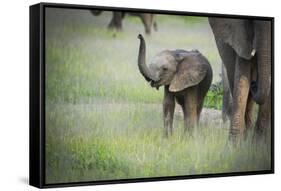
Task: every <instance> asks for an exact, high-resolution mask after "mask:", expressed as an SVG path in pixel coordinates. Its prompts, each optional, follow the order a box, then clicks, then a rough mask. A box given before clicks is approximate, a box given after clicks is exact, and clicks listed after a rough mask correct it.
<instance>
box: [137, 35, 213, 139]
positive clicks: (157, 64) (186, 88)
mask: <svg viewBox="0 0 281 191" xmlns="http://www.w3.org/2000/svg"><path fill="white" fill-rule="evenodd" d="M138 38H139V39H140V47H139V55H138V67H139V70H140V73H141V74H142V75H143V76H144V78H145V79H146V80H147V81H148V82H150V84H151V86H152V87H155V88H157V89H158V88H159V87H160V86H164V100H163V112H164V128H165V134H166V136H168V135H169V134H172V129H173V116H174V109H175V101H177V103H178V104H180V105H181V107H182V109H183V114H184V127H185V131H187V130H189V129H193V127H194V126H197V123H198V121H199V116H200V113H201V110H202V107H203V101H204V97H205V96H206V94H207V92H208V90H209V87H210V85H211V82H212V78H213V72H212V68H211V66H210V64H209V62H208V60H207V59H206V58H205V57H204V56H203V55H202V54H201V53H200V52H199V51H197V50H192V51H186V50H164V51H162V52H160V53H158V54H157V55H156V56H155V57H154V58H153V60H152V62H151V64H150V65H149V66H147V65H146V63H145V54H146V50H145V49H146V48H145V40H144V38H143V36H142V35H141V34H139V35H138Z"/></svg>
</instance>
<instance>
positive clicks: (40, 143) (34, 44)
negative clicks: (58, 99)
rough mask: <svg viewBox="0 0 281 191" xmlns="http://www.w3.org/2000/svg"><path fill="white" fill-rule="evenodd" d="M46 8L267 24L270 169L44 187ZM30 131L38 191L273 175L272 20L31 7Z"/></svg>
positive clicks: (31, 181) (31, 171) (32, 180)
mask: <svg viewBox="0 0 281 191" xmlns="http://www.w3.org/2000/svg"><path fill="white" fill-rule="evenodd" d="M48 7H52V8H62V9H65V8H67V9H96V10H104V11H126V12H146V13H155V14H167V15H185V16H204V17H220V18H234V19H235V18H240V19H259V20H270V21H271V23H272V25H271V26H272V30H271V31H272V34H271V35H272V42H271V46H272V47H271V48H272V49H271V50H272V55H271V56H272V67H271V72H272V80H271V81H272V83H271V86H272V94H271V96H272V99H271V100H272V107H271V109H272V111H271V113H272V116H271V121H272V125H271V128H272V129H271V169H270V170H263V171H247V172H230V173H218V174H198V175H185V176H169V177H151V178H137V179H125V180H124V179H122V180H104V181H88V182H69V183H57V184H46V182H45V44H46V42H45V40H46V39H45V9H46V8H48ZM29 13H30V129H29V137H30V139H29V150H30V153H29V184H30V185H32V186H35V187H38V188H54V187H66V186H84V185H100V184H116V183H134V182H148V181H165V180H178V179H194V178H211V177H227V176H243V175H257V174H272V173H274V18H273V17H260V16H248V15H228V14H213V13H195V12H183V11H168V10H152V9H137V8H120V7H103V6H93V5H73V4H56V3H39V4H36V5H32V6H30V9H29Z"/></svg>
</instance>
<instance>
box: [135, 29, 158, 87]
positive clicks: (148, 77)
mask: <svg viewBox="0 0 281 191" xmlns="http://www.w3.org/2000/svg"><path fill="white" fill-rule="evenodd" d="M138 39H140V48H139V56H138V67H139V70H140V73H141V74H142V75H143V77H144V78H145V79H146V81H148V82H150V81H156V80H155V78H154V76H153V75H152V74H151V72H150V70H149V69H148V67H147V65H146V63H145V53H146V47H145V40H144V38H143V36H142V35H141V34H139V35H138Z"/></svg>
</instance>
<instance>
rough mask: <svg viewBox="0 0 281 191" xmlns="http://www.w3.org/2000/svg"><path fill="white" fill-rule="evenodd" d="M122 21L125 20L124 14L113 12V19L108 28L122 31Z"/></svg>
mask: <svg viewBox="0 0 281 191" xmlns="http://www.w3.org/2000/svg"><path fill="white" fill-rule="evenodd" d="M122 19H123V14H122V12H118V11H114V12H112V19H111V21H110V23H109V25H108V28H109V29H117V30H122Z"/></svg>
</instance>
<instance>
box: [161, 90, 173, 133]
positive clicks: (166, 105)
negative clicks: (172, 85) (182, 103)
mask: <svg viewBox="0 0 281 191" xmlns="http://www.w3.org/2000/svg"><path fill="white" fill-rule="evenodd" d="M174 111H175V98H174V96H173V95H172V94H171V93H170V92H169V87H168V86H165V90H164V100H163V113H164V116H163V117H164V129H165V136H166V137H168V136H169V134H170V135H172V134H173V119H174Z"/></svg>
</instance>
